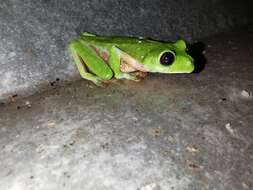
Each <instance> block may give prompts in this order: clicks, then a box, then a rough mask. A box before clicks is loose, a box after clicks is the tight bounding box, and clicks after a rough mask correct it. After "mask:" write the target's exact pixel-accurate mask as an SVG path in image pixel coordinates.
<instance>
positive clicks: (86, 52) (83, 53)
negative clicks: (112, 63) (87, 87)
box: [69, 41, 113, 85]
mask: <svg viewBox="0 0 253 190" xmlns="http://www.w3.org/2000/svg"><path fill="white" fill-rule="evenodd" d="M69 49H70V51H71V54H72V56H73V58H74V61H75V64H76V65H77V68H78V70H79V72H80V74H81V76H82V78H84V79H87V80H90V81H92V82H93V83H95V84H96V85H101V82H102V81H103V80H110V79H111V78H112V77H113V72H112V70H111V69H110V67H109V66H108V65H107V64H106V63H105V61H104V60H103V59H102V58H101V57H99V56H98V55H97V54H96V52H95V51H94V50H93V49H92V48H90V47H89V46H88V45H85V44H83V43H81V42H80V41H73V42H71V43H70V45H69Z"/></svg>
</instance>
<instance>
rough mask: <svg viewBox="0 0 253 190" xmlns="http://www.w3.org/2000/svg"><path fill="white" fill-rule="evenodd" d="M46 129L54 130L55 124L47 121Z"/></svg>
mask: <svg viewBox="0 0 253 190" xmlns="http://www.w3.org/2000/svg"><path fill="white" fill-rule="evenodd" d="M47 127H48V128H54V127H55V122H54V121H49V122H48V123H47Z"/></svg>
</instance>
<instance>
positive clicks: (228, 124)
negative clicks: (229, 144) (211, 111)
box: [225, 123, 235, 135]
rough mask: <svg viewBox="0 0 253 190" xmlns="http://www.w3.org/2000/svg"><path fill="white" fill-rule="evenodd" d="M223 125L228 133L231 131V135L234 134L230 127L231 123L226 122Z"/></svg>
mask: <svg viewBox="0 0 253 190" xmlns="http://www.w3.org/2000/svg"><path fill="white" fill-rule="evenodd" d="M225 127H226V129H227V131H228V132H229V133H231V134H232V135H234V134H235V132H234V129H233V128H232V127H231V124H230V123H227V124H226V125H225Z"/></svg>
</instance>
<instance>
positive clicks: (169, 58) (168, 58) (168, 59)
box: [160, 52, 175, 66]
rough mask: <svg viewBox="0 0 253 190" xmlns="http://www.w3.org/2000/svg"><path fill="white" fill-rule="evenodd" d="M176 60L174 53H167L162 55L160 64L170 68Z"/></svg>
mask: <svg viewBox="0 0 253 190" xmlns="http://www.w3.org/2000/svg"><path fill="white" fill-rule="evenodd" d="M174 60H175V56H174V54H173V53H171V52H165V53H163V54H162V56H161V58H160V63H161V64H162V65H165V66H168V65H171V64H172V63H173V61H174Z"/></svg>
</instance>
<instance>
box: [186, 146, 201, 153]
mask: <svg viewBox="0 0 253 190" xmlns="http://www.w3.org/2000/svg"><path fill="white" fill-rule="evenodd" d="M186 150H187V151H188V152H192V153H197V152H199V149H198V148H197V146H196V145H188V146H187V147H186Z"/></svg>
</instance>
